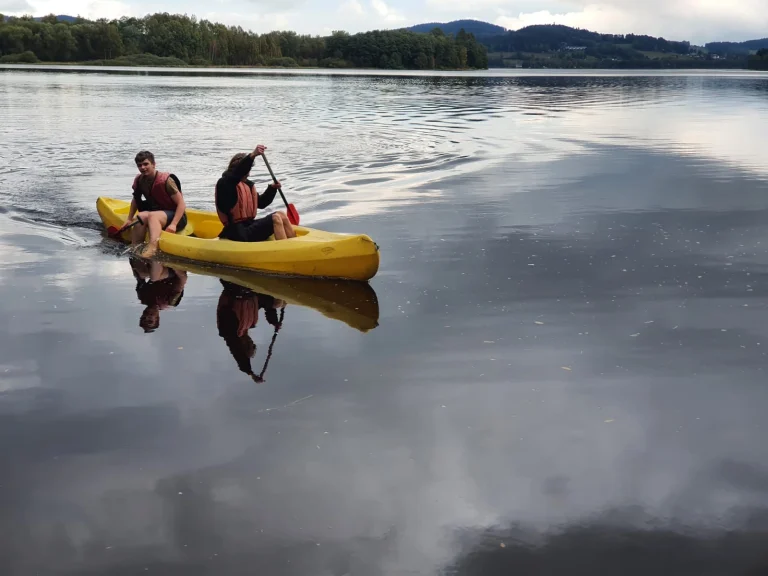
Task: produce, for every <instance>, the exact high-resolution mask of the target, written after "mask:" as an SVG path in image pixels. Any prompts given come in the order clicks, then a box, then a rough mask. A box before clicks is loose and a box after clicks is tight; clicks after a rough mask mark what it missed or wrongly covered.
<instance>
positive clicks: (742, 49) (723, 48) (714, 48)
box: [704, 38, 768, 55]
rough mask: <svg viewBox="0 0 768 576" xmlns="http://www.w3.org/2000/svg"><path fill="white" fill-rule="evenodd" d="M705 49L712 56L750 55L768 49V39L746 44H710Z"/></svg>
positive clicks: (748, 41) (751, 41) (750, 41)
mask: <svg viewBox="0 0 768 576" xmlns="http://www.w3.org/2000/svg"><path fill="white" fill-rule="evenodd" d="M704 47H705V48H706V49H707V51H708V52H711V53H712V54H721V55H726V54H750V53H752V52H755V51H756V50H762V49H764V48H768V38H763V39H761V40H747V41H746V42H709V43H708V44H706V45H705V46H704Z"/></svg>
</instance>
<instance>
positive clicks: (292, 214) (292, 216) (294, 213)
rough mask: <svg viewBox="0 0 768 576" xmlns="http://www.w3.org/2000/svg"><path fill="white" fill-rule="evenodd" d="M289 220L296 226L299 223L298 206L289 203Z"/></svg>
mask: <svg viewBox="0 0 768 576" xmlns="http://www.w3.org/2000/svg"><path fill="white" fill-rule="evenodd" d="M288 220H289V221H290V223H291V224H293V225H294V226H298V225H299V211H298V210H296V206H294V205H293V204H288Z"/></svg>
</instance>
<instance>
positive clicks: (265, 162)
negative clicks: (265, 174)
mask: <svg viewBox="0 0 768 576" xmlns="http://www.w3.org/2000/svg"><path fill="white" fill-rule="evenodd" d="M261 157H262V158H264V164H266V165H267V170H269V175H270V176H272V181H273V182H274V183H275V184H277V178H275V173H274V172H272V167H271V166H270V165H269V162H267V157H266V156H264V153H263V152H262V154H261ZM277 191H278V192H280V198H282V199H283V204H285V207H286V209H288V210H290V207H289V206H288V200H286V199H285V195H284V194H283V191H282V190H281V189H280V188H278V189H277Z"/></svg>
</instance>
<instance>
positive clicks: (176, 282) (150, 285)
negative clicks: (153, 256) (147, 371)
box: [129, 258, 187, 333]
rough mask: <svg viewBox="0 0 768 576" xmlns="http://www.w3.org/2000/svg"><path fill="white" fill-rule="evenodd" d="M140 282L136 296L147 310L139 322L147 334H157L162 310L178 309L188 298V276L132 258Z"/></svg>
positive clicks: (137, 280) (152, 262)
mask: <svg viewBox="0 0 768 576" xmlns="http://www.w3.org/2000/svg"><path fill="white" fill-rule="evenodd" d="M129 261H130V263H131V269H132V270H133V276H134V278H136V295H137V296H138V297H139V302H141V303H142V304H144V305H145V306H146V308H145V309H144V312H142V314H141V318H140V319H139V326H140V327H141V328H143V329H144V332H145V333H149V332H154V331H155V330H157V329H158V327H159V326H160V310H165V309H166V308H168V307H174V308H175V307H176V306H178V305H179V302H181V298H182V297H183V296H184V286H185V285H186V283H187V273H186V271H184V270H175V269H173V268H167V267H165V266H163V265H162V264H160V263H159V262H154V261H146V260H139V259H138V258H129Z"/></svg>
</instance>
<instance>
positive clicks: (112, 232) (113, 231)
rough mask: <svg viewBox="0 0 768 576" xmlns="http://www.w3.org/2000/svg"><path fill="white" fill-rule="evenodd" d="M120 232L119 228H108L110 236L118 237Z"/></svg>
mask: <svg viewBox="0 0 768 576" xmlns="http://www.w3.org/2000/svg"><path fill="white" fill-rule="evenodd" d="M118 232H120V228H118V227H117V226H110V227H109V228H107V234H109V235H110V236H117V234H118Z"/></svg>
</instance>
